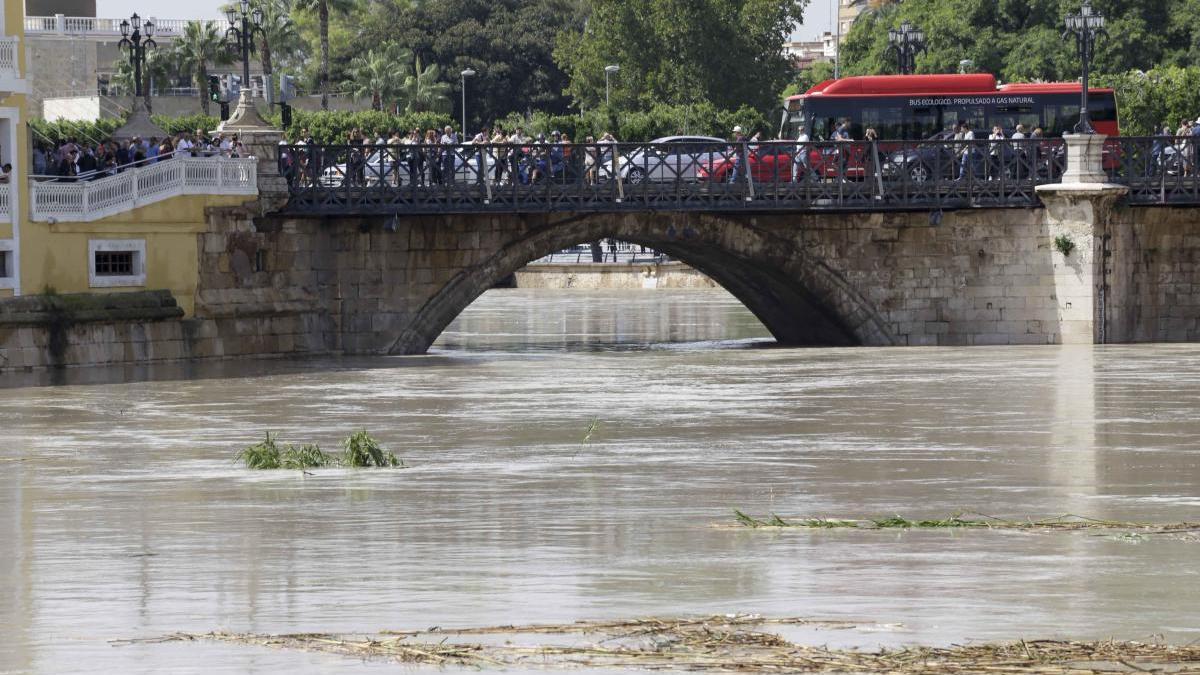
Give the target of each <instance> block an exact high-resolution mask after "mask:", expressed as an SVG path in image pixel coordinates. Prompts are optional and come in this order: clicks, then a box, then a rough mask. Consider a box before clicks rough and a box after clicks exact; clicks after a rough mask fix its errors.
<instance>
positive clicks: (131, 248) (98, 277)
mask: <svg viewBox="0 0 1200 675" xmlns="http://www.w3.org/2000/svg"><path fill="white" fill-rule="evenodd" d="M88 257H89V260H88V281H89V285H90V286H91V287H92V288H113V287H119V286H121V287H124V286H145V285H146V240H145V239H93V240H91V241H89V242H88Z"/></svg>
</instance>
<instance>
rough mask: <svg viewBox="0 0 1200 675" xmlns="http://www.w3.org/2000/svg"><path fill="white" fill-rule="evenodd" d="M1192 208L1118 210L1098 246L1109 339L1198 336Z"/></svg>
mask: <svg viewBox="0 0 1200 675" xmlns="http://www.w3.org/2000/svg"><path fill="white" fill-rule="evenodd" d="M1198 220H1200V218H1198V216H1197V214H1196V211H1195V210H1184V209H1156V208H1149V209H1120V210H1118V211H1117V213H1116V214H1115V218H1114V223H1113V226H1112V228H1111V232H1110V233H1109V237H1108V238H1107V239H1105V240H1103V241H1102V242H1101V243H1100V245H1099V248H1100V257H1101V260H1104V261H1105V268H1106V271H1107V274H1106V285H1107V288H1106V289H1105V292H1106V295H1107V297H1106V304H1107V308H1106V313H1105V325H1106V331H1107V340H1108V341H1109V342H1195V341H1198V340H1200V224H1198V222H1197V221H1198Z"/></svg>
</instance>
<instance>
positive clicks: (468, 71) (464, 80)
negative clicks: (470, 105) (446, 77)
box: [459, 68, 475, 143]
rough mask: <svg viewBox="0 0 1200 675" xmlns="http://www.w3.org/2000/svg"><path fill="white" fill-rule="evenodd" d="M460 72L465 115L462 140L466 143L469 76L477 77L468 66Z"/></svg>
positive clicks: (463, 113) (463, 112)
mask: <svg viewBox="0 0 1200 675" xmlns="http://www.w3.org/2000/svg"><path fill="white" fill-rule="evenodd" d="M459 74H460V75H462V115H463V125H462V135H463V137H462V140H463V142H464V143H466V142H467V78H468V77H475V71H474V70H472V69H470V68H467V69H466V70H464V71H462V72H461V73H459Z"/></svg>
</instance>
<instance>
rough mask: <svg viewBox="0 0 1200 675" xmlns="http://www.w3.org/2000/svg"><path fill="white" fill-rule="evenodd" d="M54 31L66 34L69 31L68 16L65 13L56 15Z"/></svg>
mask: <svg viewBox="0 0 1200 675" xmlns="http://www.w3.org/2000/svg"><path fill="white" fill-rule="evenodd" d="M54 32H56V33H58V34H59V35H64V34H65V33H66V32H67V17H66V16H65V15H62V14H55V15H54Z"/></svg>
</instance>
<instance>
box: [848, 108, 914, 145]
mask: <svg viewBox="0 0 1200 675" xmlns="http://www.w3.org/2000/svg"><path fill="white" fill-rule="evenodd" d="M862 127H863V134H864V135H865V134H866V130H867V129H874V130H875V133H877V134H879V138H881V139H884V140H893V139H902V138H904V108H863V111H862ZM855 138H858V136H855Z"/></svg>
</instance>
